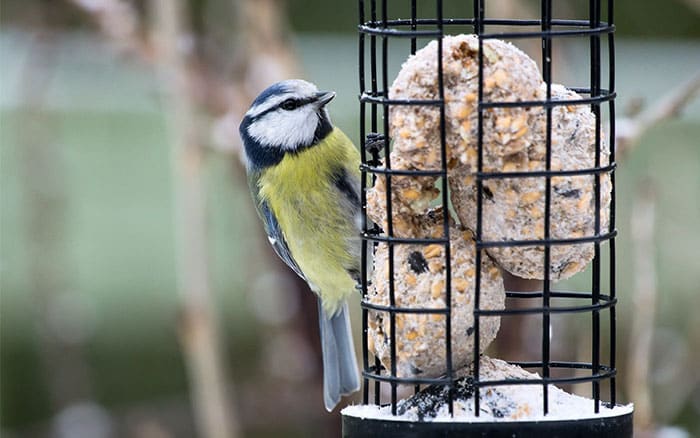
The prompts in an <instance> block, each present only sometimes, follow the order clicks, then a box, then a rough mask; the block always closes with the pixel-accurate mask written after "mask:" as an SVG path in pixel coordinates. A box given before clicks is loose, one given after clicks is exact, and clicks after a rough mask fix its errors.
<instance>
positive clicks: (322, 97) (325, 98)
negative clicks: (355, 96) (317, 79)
mask: <svg viewBox="0 0 700 438" xmlns="http://www.w3.org/2000/svg"><path fill="white" fill-rule="evenodd" d="M315 96H316V103H317V105H318V106H319V107H323V106H325V105H326V104H327V103H328V102H330V101H331V100H333V98H334V97H335V91H319V92H318V93H316V95H315Z"/></svg>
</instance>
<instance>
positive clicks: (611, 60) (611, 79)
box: [608, 0, 617, 405]
mask: <svg viewBox="0 0 700 438" xmlns="http://www.w3.org/2000/svg"><path fill="white" fill-rule="evenodd" d="M613 4H614V0H608V24H609V25H610V26H612V25H614V21H615V20H614V16H613V15H614V14H613V12H614V11H613ZM608 75H609V76H608V89H609V90H610V93H614V92H615V34H614V33H609V34H608ZM608 117H609V118H610V137H609V138H608V145H609V148H610V155H609V160H608V164H612V163H614V162H615V99H611V100H610V102H609V115H608ZM610 184H611V185H612V191H611V194H610V221H609V222H610V226H609V228H608V232H610V233H612V232H613V230H615V171H614V170H613V171H612V172H610ZM615 263H616V262H615V238H614V237H613V238H612V239H610V298H611V299H612V300H613V301H614V300H615V297H616V295H617V293H616V267H615V266H616V264H615ZM616 316H617V314H616V310H615V306H614V305H613V306H612V307H610V333H609V336H610V339H609V342H610V368H612V369H615V367H616V360H615V355H616V348H617V345H616V344H617V339H616V336H617V334H616V328H617V327H616V326H617V321H616ZM616 398H617V394H616V388H615V376H612V377H611V378H610V403H612V404H613V405H615V404H616V403H617V400H616Z"/></svg>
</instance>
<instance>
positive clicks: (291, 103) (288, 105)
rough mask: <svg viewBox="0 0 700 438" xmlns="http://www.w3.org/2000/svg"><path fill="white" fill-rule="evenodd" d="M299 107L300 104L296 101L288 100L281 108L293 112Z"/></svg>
mask: <svg viewBox="0 0 700 438" xmlns="http://www.w3.org/2000/svg"><path fill="white" fill-rule="evenodd" d="M298 106H299V102H297V101H296V100H294V99H287V100H285V101H284V102H282V103H281V104H280V108H282V109H283V110H286V111H291V110H293V109H296V108H297V107H298Z"/></svg>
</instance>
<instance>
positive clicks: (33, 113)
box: [0, 0, 700, 437]
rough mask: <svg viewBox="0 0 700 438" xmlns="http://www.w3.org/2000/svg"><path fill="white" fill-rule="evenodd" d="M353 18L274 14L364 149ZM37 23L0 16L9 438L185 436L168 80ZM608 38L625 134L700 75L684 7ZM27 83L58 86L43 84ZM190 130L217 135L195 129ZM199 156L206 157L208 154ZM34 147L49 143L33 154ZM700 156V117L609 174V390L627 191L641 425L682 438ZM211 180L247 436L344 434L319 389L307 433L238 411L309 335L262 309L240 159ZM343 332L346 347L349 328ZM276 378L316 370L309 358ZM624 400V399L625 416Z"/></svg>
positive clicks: (689, 404)
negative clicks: (650, 223) (614, 203)
mask: <svg viewBox="0 0 700 438" xmlns="http://www.w3.org/2000/svg"><path fill="white" fill-rule="evenodd" d="M47 3H51V2H47ZM98 3H99V1H95V4H98ZM190 3H191V4H190V5H189V6H191V7H192V8H193V10H194V11H199V10H201V11H204V12H203V13H201V14H199V15H197V14H196V13H195V14H194V15H195V17H199V20H193V21H192V26H193V27H194V28H195V29H197V28H198V27H200V28H202V29H208V26H211V28H214V31H212V32H211V33H208V34H207V35H208V36H209V37H210V41H213V43H212V44H213V45H217V44H218V45H219V46H221V45H225V44H226V42H227V41H228V39H230V40H231V41H235V38H236V32H237V30H236V27H235V26H232V27H231V28H227V23H229V22H234V21H235V19H234V18H235V17H233V16H228V15H226V14H233V13H235V11H236V9H235V8H234V7H231V5H229V4H228V3H229V2H225V1H223V0H209V1H204V0H202V1H198V2H190ZM232 3H237V2H232ZM273 3H274V4H277V5H282V3H281V2H273ZM355 3H356V2H353V1H343V2H324V1H320V0H317V1H312V0H290V1H289V2H288V3H287V4H286V12H285V13H283V15H282V16H283V17H286V18H287V19H288V20H289V23H288V26H289V31H290V33H289V34H288V35H289V38H290V40H289V43H290V44H291V46H292V47H293V49H294V54H295V56H296V57H298V59H297V61H298V65H299V66H300V68H301V73H300V74H301V76H303V77H304V78H306V79H309V80H311V81H314V82H316V83H317V84H318V85H319V87H320V88H328V89H334V90H337V92H338V98H337V99H336V100H335V101H334V102H333V104H332V106H331V112H332V115H333V118H334V121H335V123H336V124H337V125H338V126H340V127H341V128H342V129H343V130H344V131H345V132H346V133H348V134H349V136H350V137H351V138H352V139H353V140H354V141H355V142H356V143H357V142H358V137H359V132H358V131H359V128H358V120H357V115H358V107H359V105H358V104H357V93H358V78H357V41H356V40H357V38H356V34H355V26H356V17H357V10H356V7H357V6H356V4H355ZM393 3H396V2H393ZM425 3H431V2H425ZM445 3H446V11H447V12H446V15H447V16H450V15H451V14H457V13H458V12H457V11H459V7H458V6H455V5H456V4H457V3H460V2H450V1H445ZM522 3H523V4H524V5H525V7H532V6H533V5H534V4H535V3H533V2H527V1H526V2H522ZM562 3H566V5H567V6H566V8H563V9H562V11H565V13H566V14H570V16H581V14H582V13H583V14H584V16H585V11H586V5H585V3H586V2H576V1H571V2H562ZM582 3H583V5H582ZM136 5H137V9H143V8H145V6H144V5H142V4H141V3H136ZM45 7H46V6H45V5H44V4H43V2H23V1H20V0H14V1H9V0H8V1H4V2H3V3H2V21H1V27H0V145H1V149H0V166H1V174H0V196H1V199H0V208H1V211H0V275H1V277H0V291H1V294H2V295H1V307H0V312H1V320H0V342H1V344H0V348H1V350H0V353H1V357H0V397H1V399H0V433H1V434H2V436H3V437H34V436H37V437H39V436H60V437H64V436H66V437H68V436H94V437H102V436H105V437H106V436H134V437H148V436H154V437H169V436H173V437H180V436H183V437H184V436H194V435H195V434H196V432H195V429H196V426H195V424H194V420H193V414H192V408H191V406H190V402H191V395H190V390H189V389H188V384H187V372H186V366H185V364H184V362H183V359H182V355H181V353H180V348H179V344H178V340H177V326H178V325H177V321H178V317H179V316H178V315H179V304H178V297H177V293H176V285H177V274H176V256H175V251H176V244H175V241H174V236H175V230H174V229H173V224H174V219H173V217H174V215H175V212H176V206H175V204H174V201H173V183H174V182H173V174H172V171H171V160H172V157H171V154H170V152H169V141H170V138H169V134H168V123H167V121H168V120H167V112H168V110H169V108H168V104H167V103H168V101H167V99H164V98H163V83H162V82H163V81H162V78H161V77H160V76H158V75H157V74H156V72H155V71H154V69H153V68H152V67H151V66H150V65H148V63H145V62H141V61H139V60H138V59H134V58H133V57H130V56H128V55H127V54H125V53H122V52H120V51H119V50H117V49H115V48H114V46H113V45H110V44H109V43H108V41H107V39H105V38H103V37H102V36H101V35H100V34H99V32H98V31H97V30H96V27H95V26H94V23H93V21H92V20H91V19H90V18H89V17H88V16H87V14H84V13H83V12H82V11H80V10H79V9H78V8H76V7H75V6H74V5H71V4H69V3H68V2H67V3H61V4H60V5H58V6H57V5H56V4H54V5H53V6H51V7H52V8H55V9H52V11H53V12H56V11H58V15H52V17H51V18H50V19H49V20H48V21H49V22H50V27H51V32H50V38H49V39H48V41H42V42H41V43H40V44H39V45H37V42H36V41H37V40H36V36H37V32H43V30H42V26H44V27H45V26H46V19H42V18H41V16H42V14H45V12H42V11H43V9H42V8H45ZM469 8H470V7H469ZM469 8H468V10H470V9H469ZM581 8H583V9H581ZM581 10H583V11H584V12H581ZM534 11H535V12H536V11H537V7H536V6H535V8H534ZM562 13H564V12H562ZM42 20H43V21H42ZM616 22H617V26H618V32H617V39H616V41H617V91H618V94H619V96H620V97H619V99H618V104H617V108H618V118H624V117H625V115H626V113H628V112H629V113H634V111H635V108H637V107H639V106H641V107H642V108H647V107H649V106H653V105H654V104H655V102H657V101H658V100H659V99H660V98H661V97H662V96H663V95H665V94H666V93H667V92H669V91H670V90H671V89H673V88H675V87H677V86H678V85H679V84H681V83H683V82H684V81H687V80H688V79H689V78H690V77H691V76H692V75H694V74H697V73H698V72H699V71H700V39H699V38H700V6H699V5H698V2H697V1H694V0H685V1H682V0H675V1H669V2H654V1H651V0H646V1H632V0H624V1H618V2H616ZM42 23H43V24H42ZM211 23H214V24H211ZM222 29H223V30H222ZM227 31H228V32H229V33H227ZM222 41H223V42H222ZM185 43H186V42H185ZM38 47H39V48H38ZM217 47H218V46H217ZM36 50H46V51H45V53H46V54H48V56H47V58H48V59H43V57H40V59H39V63H38V64H36V61H35V60H34V61H31V59H32V56H33V55H32V53H34V51H36ZM224 53H225V52H224ZM560 53H561V55H560V56H561V58H559V59H557V60H556V61H555V62H560V63H561V64H562V65H563V67H562V68H560V69H558V70H557V72H556V75H557V78H556V80H557V81H560V82H562V83H564V84H567V85H581V84H586V81H587V80H588V76H587V74H588V67H587V59H588V58H587V43H586V41H570V42H568V43H566V44H565V45H564V44H563V50H562V51H561V52H560ZM253 56H255V54H253ZM405 56H406V52H405V50H402V51H398V50H397V51H396V52H393V53H392V55H391V65H392V74H395V72H396V71H398V70H397V69H398V66H400V63H401V62H402V60H403V59H404V58H405ZM604 59H605V58H604ZM30 61H31V62H30ZM220 61H221V62H222V63H226V62H228V61H229V60H228V59H221V60H220ZM36 65H38V66H39V67H41V66H42V65H43V66H44V67H45V66H46V65H49V66H50V70H49V71H48V72H47V73H45V74H44V73H42V72H37V71H34V69H35V67H36ZM28 66H29V70H28ZM32 66H34V67H32ZM39 67H36V68H39ZM232 70H235V68H233V69H232ZM391 77H392V76H390V78H391ZM34 87H37V88H41V89H43V91H42V92H41V93H40V102H39V103H36V102H35V103H32V102H31V98H32V96H36V93H35V90H33V88H34ZM202 123H203V124H205V125H207V124H211V123H212V121H211V120H209V119H207V118H206V117H202ZM236 124H237V123H236ZM225 132H228V133H229V134H231V133H235V131H225ZM46 133H48V135H47V134H46ZM231 135H233V134H231ZM42 136H43V137H42ZM204 138H205V142H207V141H209V142H212V143H215V140H213V139H212V136H209V135H205V136H204ZM37 139H38V140H40V141H41V145H40V146H37V145H36V144H33V142H36V141H37ZM699 139H700V102H698V99H695V101H694V102H691V103H690V104H689V105H688V106H687V108H685V109H684V110H683V112H682V114H680V115H679V116H678V117H674V118H673V119H671V120H668V121H664V122H663V123H661V124H659V125H658V126H655V127H653V128H652V129H650V130H649V131H647V132H646V133H645V134H644V135H643V137H642V138H641V140H640V142H639V144H638V145H637V147H636V148H635V149H634V150H632V151H631V152H630V154H629V155H628V156H625V157H623V159H621V163H620V166H619V170H618V174H617V175H618V177H617V184H618V186H617V193H618V198H617V199H618V210H617V211H618V214H617V225H618V228H619V229H620V237H619V239H618V242H619V243H618V268H619V271H618V290H619V296H620V300H621V303H620V307H619V313H618V315H619V345H620V351H619V364H620V368H621V374H622V378H621V380H623V379H624V373H625V370H626V369H627V368H630V367H635V366H636V364H635V363H633V362H630V361H628V360H627V354H628V352H627V351H626V346H627V345H628V344H629V340H630V339H632V338H634V336H635V333H630V324H631V322H630V321H631V317H632V315H631V313H632V309H633V307H632V303H633V302H634V300H635V297H636V296H635V276H636V275H637V273H636V271H635V268H634V260H633V247H632V243H631V231H630V219H631V215H632V211H633V203H634V199H635V198H636V197H637V196H638V193H639V190H638V187H639V186H640V185H642V184H644V185H648V184H650V185H651V186H653V189H654V191H655V200H656V211H657V217H656V219H657V220H656V224H655V232H654V235H653V237H652V242H653V248H654V254H652V255H651V257H652V259H653V262H654V266H655V269H656V272H657V275H658V279H657V284H658V297H657V299H658V303H657V304H658V305H657V307H656V314H655V319H654V320H652V321H648V324H649V325H650V326H651V327H654V332H653V333H654V336H653V341H652V343H651V351H650V354H651V365H652V369H651V373H650V378H651V381H650V388H651V393H652V397H653V401H654V418H653V421H654V423H655V424H656V425H657V426H658V427H664V426H672V427H677V428H678V429H674V430H675V431H676V432H678V433H681V434H682V433H685V435H677V436H700V420H699V419H700V373H698V369H700V322H699V321H700V320H698V318H697V317H696V315H695V314H694V313H695V312H696V311H697V309H698V308H700V269H698V268H699V267H700V262H698V260H699V259H700V258H699V257H698V255H699V254H700V233H699V232H698V224H700V143H699V141H700V140H699ZM203 181H204V192H205V194H206V226H207V233H208V234H207V236H208V239H207V243H208V248H209V257H210V260H209V272H210V278H211V288H212V291H213V294H214V296H215V310H216V312H217V314H218V315H219V318H220V320H221V326H222V329H223V332H222V341H223V347H224V351H225V352H226V353H225V354H226V355H225V357H224V362H225V364H226V366H227V369H228V373H229V374H230V376H232V381H233V384H232V387H233V390H232V392H233V393H234V394H235V398H236V402H237V406H238V411H239V416H240V417H241V423H242V427H243V429H244V436H327V434H329V432H328V431H329V430H334V429H333V427H334V426H333V425H330V426H329V425H319V424H325V423H323V422H324V421H325V422H329V421H337V417H332V416H325V413H323V407H322V404H321V402H320V400H321V399H320V392H319V391H318V388H317V387H315V386H314V387H313V388H314V389H313V391H311V393H312V394H311V395H309V396H308V398H309V399H310V401H309V406H310V407H309V409H308V411H309V412H314V411H317V412H316V413H315V414H309V416H308V417H305V418H296V419H288V418H287V417H291V415H280V418H277V419H275V418H268V419H262V420H261V419H257V420H256V419H254V418H253V417H254V416H255V415H260V412H261V411H256V408H255V407H250V406H247V404H246V400H247V398H246V397H247V396H248V395H251V397H252V396H253V395H255V396H258V397H262V396H263V395H264V394H265V392H264V391H263V390H259V387H262V386H265V387H272V388H275V387H278V386H279V387H282V386H283V385H285V384H288V383H289V381H292V382H293V383H294V382H295V380H294V379H295V378H294V377H293V376H292V377H290V376H288V375H285V372H284V370H282V371H280V370H278V369H277V368H279V367H280V366H284V365H280V364H270V363H269V361H276V360H279V356H276V355H275V353H270V352H269V345H266V344H269V343H270V342H271V341H270V337H271V336H276V337H279V336H280V332H282V331H284V330H283V329H284V327H287V326H285V324H291V325H292V326H298V325H299V324H302V323H299V322H294V321H296V320H298V319H300V318H301V317H300V316H299V315H297V314H293V315H292V314H290V315H288V314H287V313H285V311H284V309H277V310H276V311H275V312H272V313H270V312H267V311H266V310H265V309H267V308H269V307H270V306H271V307H273V308H274V307H275V303H274V302H273V301H274V300H275V299H281V298H279V297H280V294H279V293H275V291H274V290H273V289H283V288H284V287H285V283H281V282H280V278H282V277H279V275H278V276H277V277H274V276H272V277H271V276H270V275H267V274H266V273H268V272H279V266H272V263H275V262H274V261H273V259H272V258H271V257H270V254H269V252H266V249H261V244H260V240H261V238H262V236H261V231H260V229H259V225H258V224H257V218H256V217H255V215H254V213H253V212H252V209H251V202H250V200H249V198H248V193H247V191H246V187H245V186H244V185H243V184H242V179H241V178H240V166H239V163H238V159H237V157H236V156H235V154H233V155H232V154H231V153H228V152H226V151H225V150H222V149H220V148H210V149H207V152H206V153H205V155H204V162H203ZM47 272H48V274H46V273H47ZM42 275H48V278H49V280H46V279H45V278H42ZM284 278H288V277H284ZM587 278H588V277H587V276H585V274H581V275H580V276H579V277H577V278H576V279H574V280H573V281H572V282H570V284H569V286H571V287H574V288H583V289H585V288H586V285H587V283H586V282H587V280H586V279H587ZM47 281H48V283H47ZM266 306H268V307H266ZM277 307H280V305H279V303H277ZM292 307H293V306H292ZM261 308H262V310H261ZM290 312H291V311H290ZM275 318H277V319H275ZM295 318H296V319H295ZM290 321H291V322H290ZM358 322H359V321H358ZM295 324H296V325H295ZM358 327H359V326H356V329H357V328H358ZM356 333H357V335H356V337H357V338H359V329H358V330H357V331H356ZM275 339H278V338H275ZM281 339H282V340H284V339H285V338H281ZM278 340H279V339H278ZM55 341H58V343H59V344H60V347H55V345H53V343H54V342H55ZM312 345H315V344H313V343H312ZM312 348H315V347H313V346H312ZM310 357H312V358H314V357H315V356H313V354H312V355H311V356H310ZM47 359H48V360H47ZM307 360H308V358H307ZM313 360H315V359H313ZM73 361H77V362H73ZM54 366H56V367H57V368H56V369H62V370H64V371H65V370H66V369H68V370H69V372H68V374H67V375H66V376H64V377H65V380H62V381H59V382H58V383H57V382H55V380H56V379H53V378H52V373H53V372H54ZM289 366H290V367H291V369H299V370H302V371H303V370H306V371H305V372H307V373H316V372H317V370H316V369H315V368H314V367H315V366H317V365H314V363H313V361H312V362H304V361H302V362H300V363H299V364H296V365H294V364H292V365H289ZM295 366H296V368H295ZM300 372H301V371H300ZM76 374H77V376H76ZM305 379H306V380H305ZM311 380H312V377H309V376H308V375H307V376H306V377H303V376H302V377H300V378H299V381H296V382H295V383H294V385H296V386H294V385H292V386H291V387H292V388H297V391H298V388H303V387H304V385H306V384H307V383H308V382H310V381H311ZM261 382H268V383H267V384H263V383H261ZM269 382H272V383H269ZM285 382H286V383H285ZM309 384H310V383H309ZM56 385H58V386H59V389H58V390H57V389H56V388H55V386H56ZM61 385H65V386H67V387H68V388H69V390H68V392H70V390H71V389H72V390H75V389H76V388H75V387H74V386H73V385H77V386H81V385H82V386H85V388H83V389H81V390H80V391H77V392H78V393H80V394H87V395H89V397H86V399H85V400H82V401H80V403H75V401H74V400H73V401H71V403H64V401H62V400H56V396H55V394H56V393H57V391H58V392H59V393H60V390H61V388H60V387H61ZM275 385H277V386H275ZM621 385H622V389H621V392H622V399H623V401H630V400H629V398H628V397H627V395H626V391H625V386H624V382H621ZM52 394H53V395H52ZM261 394H263V395H261ZM271 394H274V395H272V396H274V397H280V398H282V397H289V398H290V400H294V398H293V397H290V396H289V395H288V394H287V395H280V394H276V393H274V392H272V393H271ZM59 398H60V397H59ZM262 403H263V404H264V400H263V402H262ZM290 403H293V401H290ZM56 406H61V407H65V406H72V407H73V408H75V409H73V410H72V411H67V410H63V411H57V410H56ZM255 406H258V405H255ZM290 409H291V408H290ZM291 410H292V411H293V409H291ZM262 412H265V411H264V409H263V410H262ZM304 412H307V411H304ZM263 415H264V414H263ZM336 415H337V413H336ZM86 418H87V419H88V420H85V419H86ZM328 418H331V420H328ZM663 430H670V429H663Z"/></svg>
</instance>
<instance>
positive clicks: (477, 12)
mask: <svg viewBox="0 0 700 438" xmlns="http://www.w3.org/2000/svg"><path fill="white" fill-rule="evenodd" d="M483 21H484V1H483V0H474V33H475V34H476V35H477V36H478V38H479V87H478V89H479V90H478V101H477V111H478V115H477V117H478V126H477V140H476V141H477V156H478V159H477V172H478V173H477V177H476V189H477V190H476V236H475V237H476V256H475V260H474V266H475V267H476V274H475V286H474V356H473V368H474V373H473V374H474V383H475V384H474V416H476V417H478V416H479V410H480V409H479V405H480V403H481V395H480V393H481V387H480V386H479V349H480V346H479V343H480V342H479V337H480V332H481V328H480V326H481V324H480V323H481V320H480V316H481V315H480V314H479V305H480V300H481V249H480V248H479V244H480V243H481V241H482V239H481V237H482V236H481V231H482V230H481V228H482V227H481V220H482V211H481V210H482V197H483V196H484V187H483V181H482V179H481V177H480V176H479V174H480V173H481V172H482V171H483V166H484V150H483V149H484V108H482V106H481V105H482V103H483V100H484V40H483V39H482V38H481V34H482V33H483V32H484V24H483Z"/></svg>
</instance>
